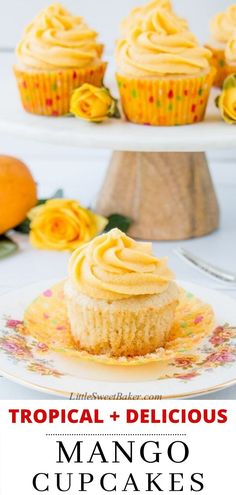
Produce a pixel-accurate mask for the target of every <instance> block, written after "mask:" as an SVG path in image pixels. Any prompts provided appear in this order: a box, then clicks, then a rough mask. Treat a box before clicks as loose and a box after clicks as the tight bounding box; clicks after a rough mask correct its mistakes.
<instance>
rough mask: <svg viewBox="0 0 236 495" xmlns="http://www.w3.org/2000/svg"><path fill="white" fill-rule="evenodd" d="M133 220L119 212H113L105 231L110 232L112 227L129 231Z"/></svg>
mask: <svg viewBox="0 0 236 495" xmlns="http://www.w3.org/2000/svg"><path fill="white" fill-rule="evenodd" d="M132 223H133V220H132V219H131V218H129V217H125V216H124V215H120V214H119V213H113V214H112V215H110V216H109V217H108V224H107V226H106V228H105V232H109V230H111V229H115V228H117V229H120V230H122V232H128V230H129V228H130V226H131V225H132Z"/></svg>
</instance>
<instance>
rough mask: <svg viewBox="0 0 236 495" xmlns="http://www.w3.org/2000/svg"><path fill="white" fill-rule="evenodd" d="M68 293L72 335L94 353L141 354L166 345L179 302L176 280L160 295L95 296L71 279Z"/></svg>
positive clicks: (82, 347)
mask: <svg viewBox="0 0 236 495" xmlns="http://www.w3.org/2000/svg"><path fill="white" fill-rule="evenodd" d="M65 296H66V304H67V311H68V317H69V321H70V326H71V332H72V336H73V338H74V341H75V343H76V344H77V345H78V347H79V348H80V349H82V350H85V351H87V352H89V353H91V354H106V353H108V354H111V355H113V356H117V357H120V356H126V357H127V356H139V355H143V354H147V353H150V352H153V351H155V349H157V348H158V347H163V346H164V345H165V343H166V341H167V339H168V336H169V332H170V328H171V325H172V323H173V321H174V314H175V309H176V306H177V304H178V288H177V286H176V284H175V283H174V282H173V283H171V284H170V285H169V287H168V289H167V290H166V291H165V292H163V293H162V294H159V295H152V296H139V297H133V298H129V299H123V300H118V301H117V300H116V301H105V300H95V299H92V298H89V297H87V296H85V295H83V294H80V293H78V292H77V291H76V290H75V289H74V287H73V286H72V285H71V283H70V282H69V281H68V282H67V283H66V285H65Z"/></svg>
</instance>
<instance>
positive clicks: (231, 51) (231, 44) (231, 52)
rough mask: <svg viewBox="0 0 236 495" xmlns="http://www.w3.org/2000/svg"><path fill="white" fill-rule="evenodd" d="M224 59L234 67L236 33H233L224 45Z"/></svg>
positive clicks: (235, 60)
mask: <svg viewBox="0 0 236 495" xmlns="http://www.w3.org/2000/svg"><path fill="white" fill-rule="evenodd" d="M225 58H226V60H227V62H228V63H229V64H234V65H236V33H234V35H233V36H232V37H231V38H230V40H229V41H228V43H227V45H226V49H225Z"/></svg>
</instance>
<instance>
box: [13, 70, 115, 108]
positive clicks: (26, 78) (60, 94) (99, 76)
mask: <svg viewBox="0 0 236 495" xmlns="http://www.w3.org/2000/svg"><path fill="white" fill-rule="evenodd" d="M106 65H107V64H106V63H105V62H101V63H99V64H98V65H96V66H93V67H88V68H85V69H65V70H59V71H57V70H55V71H52V72H42V71H41V72H35V71H32V72H30V71H24V70H21V69H19V68H18V67H14V72H15V76H16V80H17V84H18V89H19V93H20V97H21V102H22V105H23V107H24V109H25V110H26V111H27V112H29V113H33V114H36V115H45V116H52V117H58V116H60V115H65V114H67V113H68V112H69V109H70V98H71V95H72V93H73V91H74V89H76V88H78V87H79V86H81V85H82V84H84V83H90V84H94V86H102V83H103V77H104V74H105V70H106Z"/></svg>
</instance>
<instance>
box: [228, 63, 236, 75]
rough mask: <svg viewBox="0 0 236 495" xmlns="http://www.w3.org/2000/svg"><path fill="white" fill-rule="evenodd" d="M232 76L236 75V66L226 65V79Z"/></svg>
mask: <svg viewBox="0 0 236 495" xmlns="http://www.w3.org/2000/svg"><path fill="white" fill-rule="evenodd" d="M232 74H236V64H235V65H226V67H225V78H226V77H228V76H232Z"/></svg>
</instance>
